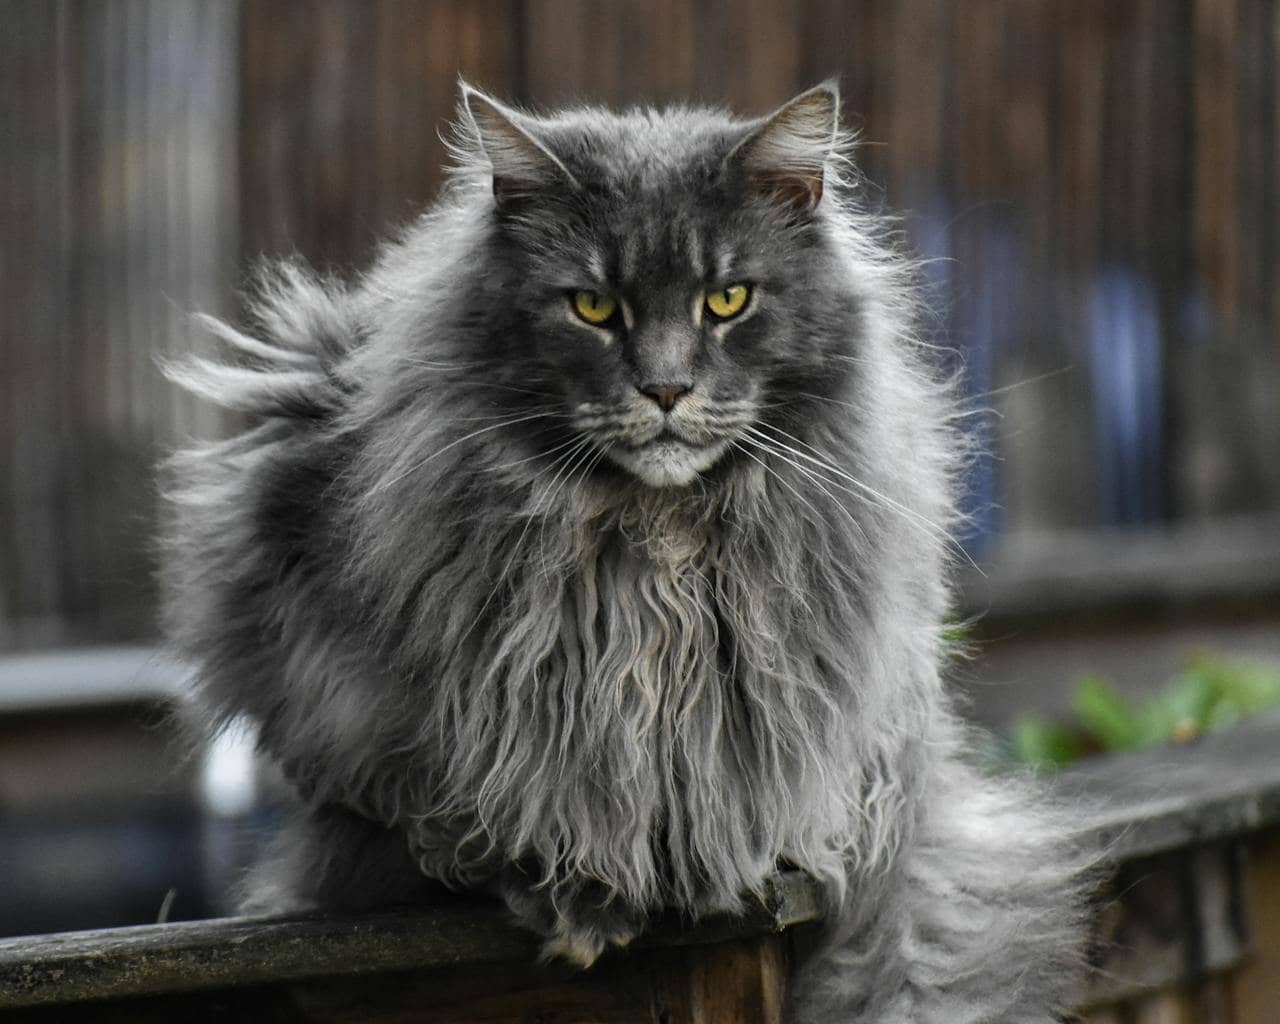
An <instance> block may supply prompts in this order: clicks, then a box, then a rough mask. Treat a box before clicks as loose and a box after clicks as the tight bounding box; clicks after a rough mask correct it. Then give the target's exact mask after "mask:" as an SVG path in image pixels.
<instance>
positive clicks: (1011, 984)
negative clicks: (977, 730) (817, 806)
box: [790, 764, 1088, 1024]
mask: <svg viewBox="0 0 1280 1024" xmlns="http://www.w3.org/2000/svg"><path fill="white" fill-rule="evenodd" d="M944 767H945V768H946V769H947V771H946V772H945V774H946V775H948V776H950V778H948V779H947V782H946V784H945V785H944V784H942V783H940V784H939V785H938V786H936V787H935V791H934V792H933V793H932V794H930V796H929V797H927V798H926V803H925V804H924V806H923V807H922V809H921V814H920V817H919V819H918V826H917V828H916V830H915V832H914V835H913V836H912V838H911V839H910V840H909V841H908V844H907V846H906V847H905V848H904V849H903V850H902V851H901V852H900V856H899V859H898V861H897V863H896V864H895V866H894V867H893V868H892V869H891V870H890V871H888V872H886V873H885V874H883V875H879V876H876V877H873V878H864V879H858V878H854V879H852V880H851V885H850V889H849V895H848V898H847V899H846V901H845V903H844V905H843V906H842V907H841V908H840V909H839V910H838V911H836V913H835V914H834V918H835V919H834V920H833V921H832V922H831V924H830V927H829V934H828V936H827V940H826V941H825V942H824V944H823V945H822V946H820V947H819V948H818V949H817V950H816V951H815V952H814V954H813V955H812V956H811V958H810V960H809V961H808V962H807V963H806V964H805V965H804V967H803V968H802V969H801V972H800V974H799V976H798V978H797V980H796V984H795V985H794V986H793V989H792V992H793V1000H792V1002H793V1005H792V1008H791V1015H790V1020H791V1021H792V1022H793V1024H834V1022H840V1024H1052V1022H1054V1021H1058V1020H1060V1019H1061V1016H1060V1015H1061V1014H1064V1013H1065V1012H1066V1011H1067V1010H1068V1009H1069V1003H1070V1000H1071V997H1072V996H1073V994H1074V988H1075V983H1076V980H1077V978H1078V977H1079V967H1080V965H1081V963H1082V939H1083V934H1084V932H1083V927H1082V918H1083V903H1084V897H1083V895H1082V894H1083V892H1084V888H1085V887H1084V885H1083V882H1082V879H1084V878H1085V877H1086V876H1087V874H1088V871H1087V869H1086V859H1085V858H1084V857H1082V856H1081V855H1080V853H1079V852H1078V851H1077V850H1074V849H1072V847H1071V845H1070V841H1069V839H1068V836H1069V830H1068V828H1067V827H1066V824H1065V822H1063V821H1060V820H1058V816H1057V815H1056V814H1055V813H1052V812H1049V811H1047V810H1045V809H1044V808H1042V807H1037V806H1036V803H1035V802H1034V798H1033V797H1032V795H1031V794H1029V793H1027V792H1024V791H1023V790H1022V788H1021V787H1020V786H1018V785H1015V784H1011V783H1004V782H1000V781H996V780H990V779H985V778H981V777H979V776H977V775H975V774H973V773H971V772H969V771H968V769H966V768H964V767H963V766H961V765H958V764H953V765H948V766H944Z"/></svg>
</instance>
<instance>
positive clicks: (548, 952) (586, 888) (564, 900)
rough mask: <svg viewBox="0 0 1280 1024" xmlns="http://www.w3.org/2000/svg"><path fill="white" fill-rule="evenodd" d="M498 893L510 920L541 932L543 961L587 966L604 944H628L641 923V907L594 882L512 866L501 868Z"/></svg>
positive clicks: (618, 945)
mask: <svg viewBox="0 0 1280 1024" xmlns="http://www.w3.org/2000/svg"><path fill="white" fill-rule="evenodd" d="M501 894H502V898H503V900H504V901H505V902H506V904H507V906H508V907H509V908H510V909H511V912H512V913H513V914H515V917H516V920H517V921H519V922H520V924H522V925H524V927H526V928H529V929H530V930H531V931H534V932H537V933H538V934H539V935H541V936H543V938H544V940H545V941H544V942H543V944H542V959H543V960H544V961H551V960H567V961H569V962H570V963H572V964H576V965H577V966H579V967H583V968H586V967H590V966H591V965H592V964H593V963H595V962H596V960H597V959H599V957H600V954H601V953H603V952H604V951H605V950H606V949H608V948H609V947H610V946H616V947H619V948H621V947H625V946H627V945H629V944H630V942H631V940H632V939H634V938H635V937H636V936H637V935H638V934H639V933H640V931H641V930H642V929H643V927H644V923H645V914H644V912H643V911H641V910H638V909H636V908H635V907H632V906H630V905H629V904H627V903H625V902H624V901H623V900H621V899H620V898H619V897H618V896H617V895H616V894H613V893H610V892H608V891H607V890H606V889H605V887H604V886H602V885H600V883H599V882H595V881H585V882H580V883H577V884H575V883H573V882H572V881H568V880H563V881H561V882H559V883H558V884H554V883H547V884H542V883H539V882H535V881H533V879H532V877H531V872H528V871H526V870H525V869H523V868H521V867H519V866H517V865H510V866H509V867H508V869H507V870H505V871H504V872H503V876H502V882H501Z"/></svg>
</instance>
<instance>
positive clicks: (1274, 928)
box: [1228, 833, 1280, 1024]
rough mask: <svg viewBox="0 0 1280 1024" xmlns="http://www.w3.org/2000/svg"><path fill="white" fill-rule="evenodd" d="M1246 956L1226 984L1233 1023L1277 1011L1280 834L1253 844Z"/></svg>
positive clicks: (1279, 998)
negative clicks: (1249, 930)
mask: <svg viewBox="0 0 1280 1024" xmlns="http://www.w3.org/2000/svg"><path fill="white" fill-rule="evenodd" d="M1245 906H1246V907H1247V909H1248V914H1249V920H1250V927H1251V932H1252V935H1251V943H1250V950H1249V956H1248V957H1247V958H1246V959H1245V962H1244V964H1243V965H1242V966H1241V968H1240V969H1239V970H1238V971H1236V972H1235V973H1234V974H1233V975H1232V977H1231V979H1230V984H1229V993H1228V998H1229V1000H1230V1005H1231V1008H1232V1020H1234V1021H1239V1022H1241V1024H1247V1022H1249V1021H1266V1020H1269V1019H1271V1018H1272V1017H1273V1016H1275V1014H1276V1009H1277V1007H1280V833H1273V834H1271V835H1269V836H1268V837H1267V838H1266V839H1264V840H1262V841H1259V842H1257V843H1256V844H1254V846H1253V848H1252V850H1251V851H1250V857H1249V868H1248V896H1247V898H1246V901H1245Z"/></svg>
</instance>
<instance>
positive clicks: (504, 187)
mask: <svg viewBox="0 0 1280 1024" xmlns="http://www.w3.org/2000/svg"><path fill="white" fill-rule="evenodd" d="M461 88H462V109H463V111H464V112H465V114H466V117H467V119H468V120H469V121H470V123H471V126H472V128H473V129H474V135H475V139H476V141H478V142H479V144H480V149H481V150H483V152H484V155H485V156H486V157H488V159H489V165H490V166H491V167H492V168H493V196H494V199H495V200H496V201H497V203H498V206H499V207H502V206H505V205H507V204H509V203H512V202H517V201H519V200H520V199H522V198H528V197H529V196H532V195H535V194H537V193H538V192H540V191H542V190H543V189H545V188H547V187H549V186H552V185H555V184H561V185H569V186H572V187H573V188H577V187H578V183H577V181H576V180H574V177H573V175H572V174H570V173H569V171H568V170H567V169H566V168H565V166H564V164H562V163H561V162H560V161H559V160H558V159H557V158H556V157H555V155H554V154H552V152H551V151H550V150H549V149H548V148H547V147H546V145H544V144H543V143H542V142H541V141H540V140H539V139H538V137H537V129H536V119H535V118H531V117H528V116H527V115H524V114H521V113H519V112H518V111H515V110H512V109H511V108H510V107H506V106H504V105H503V104H501V103H499V102H498V101H497V100H495V99H493V98H491V97H489V96H486V95H485V94H484V93H482V92H481V91H480V90H479V89H476V88H473V87H472V86H470V85H468V84H467V83H466V82H463V83H461Z"/></svg>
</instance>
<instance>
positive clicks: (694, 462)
mask: <svg viewBox="0 0 1280 1024" xmlns="http://www.w3.org/2000/svg"><path fill="white" fill-rule="evenodd" d="M468 102H469V107H470V111H471V113H472V116H473V117H474V118H475V123H476V125H477V129H478V131H479V133H480V138H481V140H482V142H483V144H484V146H485V151H486V153H488V154H490V155H491V156H490V158H491V160H492V162H493V168H494V178H493V181H494V204H495V208H494V215H495V218H496V224H497V238H498V239H499V240H500V242H499V244H500V251H501V271H500V272H498V273H496V274H493V275H491V278H490V280H491V281H492V282H494V283H495V288H496V291H494V292H490V294H489V297H487V298H486V300H485V301H486V302H489V303H496V304H497V305H498V306H499V307H500V309H498V310H497V311H496V312H495V317H496V319H497V321H498V326H497V330H498V332H499V334H500V335H501V336H502V337H503V338H504V339H506V343H507V348H508V353H507V359H506V366H507V368H508V370H514V371H516V373H515V376H514V377H512V376H511V375H510V374H508V376H509V377H510V379H512V380H515V379H516V377H518V376H519V375H520V374H521V373H523V374H525V375H526V377H525V379H524V381H523V386H524V387H526V388H527V389H528V390H530V391H535V390H536V391H537V393H538V394H539V395H540V396H542V398H543V400H544V401H545V400H547V399H548V398H549V397H550V398H551V399H552V400H554V401H556V402H558V403H560V404H561V410H560V411H561V412H562V413H563V419H564V426H565V428H566V429H567V431H568V438H567V440H566V441H565V442H564V443H565V444H566V445H569V444H571V443H572V441H573V439H574V438H578V439H583V440H585V441H587V442H588V443H589V445H590V446H591V448H592V449H593V450H597V451H600V452H602V453H603V456H604V457H607V458H608V459H609V460H610V461H611V462H612V464H614V465H615V466H618V467H621V468H622V469H624V470H626V471H628V472H630V473H631V474H633V475H634V476H635V477H637V478H638V479H639V480H641V481H643V482H644V483H646V484H649V485H651V486H656V487H661V486H679V485H686V484H689V483H692V482H693V481H695V480H697V479H698V478H699V477H700V476H701V475H702V474H704V473H706V472H708V471H709V470H711V469H712V468H713V467H715V466H716V465H717V464H719V463H721V462H722V460H725V458H726V455H728V454H729V453H734V454H735V455H736V456H745V457H747V458H750V457H751V454H750V453H751V451H752V448H753V444H752V435H751V431H752V429H753V424H755V423H756V422H757V420H758V419H759V417H760V416H761V415H762V413H763V411H764V410H765V409H766V408H767V407H771V406H774V405H776V404H778V403H779V402H780V401H785V400H786V398H787V396H789V395H793V394H794V393H796V391H797V389H800V390H801V392H803V389H806V388H807V389H810V390H811V391H821V390H825V382H824V380H823V378H824V375H827V374H829V372H830V365H831V361H830V360H829V359H828V355H829V345H828V344H827V343H824V341H823V340H822V338H823V337H824V336H825V335H824V330H829V329H830V327H831V323H832V322H833V321H838V320H844V321H845V322H847V315H848V313H849V309H848V308H847V307H848V306H849V303H850V300H849V298H848V297H847V296H846V295H843V294H842V293H841V290H840V289H839V288H832V287H830V283H829V282H828V281H827V280H825V278H826V276H827V275H828V274H829V269H828V260H827V259H826V249H825V247H824V244H823V236H822V232H821V231H820V230H819V228H818V226H817V211H816V208H817V205H818V203H819V201H820V200H821V194H822V185H823V172H824V162H825V160H826V158H827V155H828V152H827V151H828V149H829V147H830V146H831V145H832V142H833V139H834V136H835V130H836V122H835V116H836V114H835V110H836V99H835V96H834V93H833V92H831V91H830V90H825V89H820V90H815V91H812V92H810V93H807V94H804V95H803V96H802V97H800V98H798V99H797V100H796V101H793V102H792V103H791V104H789V105H788V106H787V107H784V108H782V110H781V111H779V113H778V114H775V115H774V116H773V117H772V118H770V119H768V120H766V121H763V122H757V123H754V124H742V123H735V122H730V121H728V120H727V119H714V118H709V117H708V116H707V115H700V116H694V115H691V114H689V113H688V112H676V113H673V114H669V115H647V116H646V115H624V116H613V115H606V114H600V113H593V114H591V115H589V116H587V115H578V116H570V117H565V118H561V119H557V120H551V121H540V120H533V119H528V118H524V117H522V116H520V115H516V114H514V113H513V112H511V111H507V110H505V108H500V107H498V106H496V105H494V104H493V103H492V101H489V100H487V99H483V98H480V97H478V95H476V94H470V95H469V96H468ZM530 385H534V386H530ZM515 386H520V385H515ZM553 436H555V435H554V434H553Z"/></svg>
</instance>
